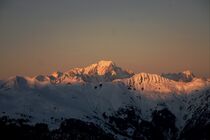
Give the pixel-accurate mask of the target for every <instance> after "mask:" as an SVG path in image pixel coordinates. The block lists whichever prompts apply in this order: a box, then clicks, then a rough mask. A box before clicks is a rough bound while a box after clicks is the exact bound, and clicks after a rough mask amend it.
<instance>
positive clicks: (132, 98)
mask: <svg viewBox="0 0 210 140" xmlns="http://www.w3.org/2000/svg"><path fill="white" fill-rule="evenodd" d="M185 74H186V75H189V74H190V75H191V73H190V72H185ZM52 77H54V78H52ZM0 85H1V86H0V116H1V115H3V114H2V112H6V114H7V115H9V116H12V117H15V118H16V117H17V118H18V117H20V116H21V114H26V115H29V116H33V117H32V122H33V123H36V122H44V123H48V124H49V125H50V127H52V128H55V127H58V125H59V123H60V121H61V118H77V119H82V120H87V118H86V116H89V117H90V120H89V121H95V120H92V119H91V116H95V115H97V116H99V117H100V116H101V117H102V114H103V113H104V112H106V113H107V114H112V113H113V112H114V111H117V110H118V109H119V108H122V107H125V106H129V105H132V106H136V107H137V108H138V109H140V110H141V113H142V119H145V120H151V115H152V112H153V111H154V110H160V109H163V108H165V107H167V108H168V109H169V110H170V111H171V112H172V113H173V114H174V115H175V116H176V118H177V122H176V125H177V126H178V128H180V129H181V128H182V126H183V125H184V123H185V121H186V120H184V119H183V118H184V116H185V115H187V117H188V118H190V117H191V114H192V113H193V111H194V110H195V109H196V108H197V106H199V104H200V103H201V102H203V100H204V99H205V94H203V93H205V91H206V90H209V89H210V82H209V81H208V80H205V79H201V78H197V77H193V79H192V80H191V81H187V82H186V81H177V80H172V79H171V78H169V79H168V78H166V77H165V76H164V77H163V76H161V75H157V74H149V73H139V74H134V73H132V72H131V73H130V72H128V71H125V70H123V69H122V68H120V67H118V66H116V64H115V63H113V62H112V61H100V62H98V63H96V64H92V65H90V66H88V67H85V68H75V69H72V70H70V71H67V72H63V73H62V72H56V73H53V74H52V75H49V76H45V75H38V76H35V77H33V78H30V77H23V76H16V77H11V78H9V79H7V80H3V81H0ZM200 96H201V97H200ZM192 99H193V100H196V102H190V101H191V100H192ZM190 105H194V108H193V109H192V110H188V107H189V106H190ZM52 116H53V118H54V119H53V120H52V119H51V117H52ZM55 119H56V120H57V121H55ZM101 119H102V118H101ZM128 131H131V130H128Z"/></svg>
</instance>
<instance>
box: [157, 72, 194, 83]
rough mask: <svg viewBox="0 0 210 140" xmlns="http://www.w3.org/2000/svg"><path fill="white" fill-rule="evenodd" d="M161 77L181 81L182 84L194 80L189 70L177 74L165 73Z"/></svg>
mask: <svg viewBox="0 0 210 140" xmlns="http://www.w3.org/2000/svg"><path fill="white" fill-rule="evenodd" d="M161 76H163V77H165V78H168V79H171V80H174V81H182V82H191V81H192V80H193V79H194V78H195V75H194V74H193V73H192V72H191V71H189V70H186V71H183V72H179V73H166V74H162V75H161Z"/></svg>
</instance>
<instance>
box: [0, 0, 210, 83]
mask: <svg viewBox="0 0 210 140" xmlns="http://www.w3.org/2000/svg"><path fill="white" fill-rule="evenodd" d="M209 5H210V2H209V0H200V1H198V0H176V1H168V0H151V1H147V0H141V1H138V0H130V1H127V0H114V1H112V0H106V1H98V0H90V1H82V0H70V1H66V0H64V1H56V0H51V1H41V0H37V1H31V0H19V1H15V0H10V1H7V0H3V1H1V2H0V79H3V78H7V77H10V76H14V75H25V76H34V75H38V74H50V73H52V72H53V71H66V70H68V69H71V68H74V67H84V66H87V65H89V64H92V63H96V62H97V61H99V60H112V61H113V62H115V63H116V64H117V65H118V66H120V67H122V68H124V69H130V70H132V71H134V72H136V73H138V72H148V73H157V74H160V73H168V72H181V71H184V70H191V71H192V72H193V73H194V74H195V75H198V76H201V77H210V27H209V26H210V21H209V16H210V15H209V9H210V6H209Z"/></svg>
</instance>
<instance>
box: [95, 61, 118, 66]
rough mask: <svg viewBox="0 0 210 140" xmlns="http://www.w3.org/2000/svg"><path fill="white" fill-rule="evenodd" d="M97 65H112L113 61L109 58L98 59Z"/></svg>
mask: <svg viewBox="0 0 210 140" xmlns="http://www.w3.org/2000/svg"><path fill="white" fill-rule="evenodd" d="M97 64H98V65H99V66H113V65H115V63H114V62H113V61H110V60H100V61H98V63H97Z"/></svg>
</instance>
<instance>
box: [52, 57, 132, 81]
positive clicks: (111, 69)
mask: <svg viewBox="0 0 210 140" xmlns="http://www.w3.org/2000/svg"><path fill="white" fill-rule="evenodd" d="M53 75H54V74H52V75H51V76H53ZM133 75H134V73H133V72H130V71H126V70H123V69H122V68H120V67H118V66H117V65H116V64H115V63H114V62H112V61H105V60H101V61H99V62H97V63H95V64H91V65H89V66H87V67H84V68H74V69H71V70H69V71H67V72H64V73H62V74H60V77H58V78H57V77H55V76H53V77H55V80H56V83H61V82H64V83H66V82H67V83H68V82H71V81H78V82H111V81H113V80H115V79H123V78H128V77H131V76H133Z"/></svg>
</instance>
